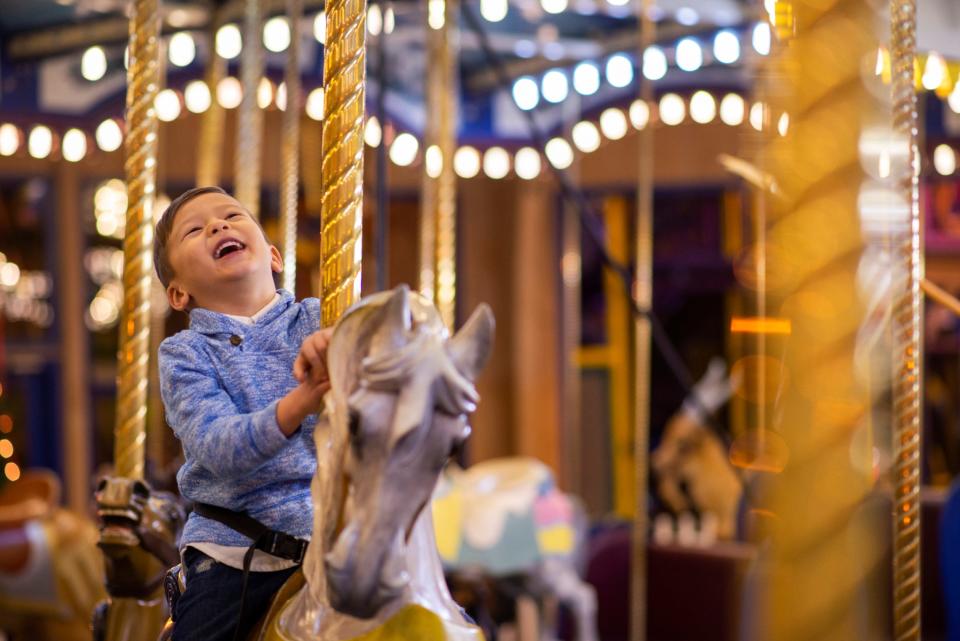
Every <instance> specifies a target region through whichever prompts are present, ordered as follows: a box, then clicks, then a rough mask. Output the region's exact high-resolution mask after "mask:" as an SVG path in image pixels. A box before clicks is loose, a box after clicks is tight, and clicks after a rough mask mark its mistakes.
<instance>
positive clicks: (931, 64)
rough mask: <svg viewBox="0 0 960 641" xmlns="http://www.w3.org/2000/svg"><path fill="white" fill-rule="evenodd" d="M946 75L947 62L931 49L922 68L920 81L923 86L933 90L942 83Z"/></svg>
mask: <svg viewBox="0 0 960 641" xmlns="http://www.w3.org/2000/svg"><path fill="white" fill-rule="evenodd" d="M946 77H947V63H946V61H945V60H944V59H943V56H941V55H940V54H939V53H937V52H936V51H931V52H930V55H928V56H927V64H926V66H925V67H924V70H923V77H922V78H921V80H920V82H921V83H922V84H923V88H924V89H927V90H928V91H933V90H934V89H937V88H938V87H939V86H940V85H942V84H943V81H944V80H945V79H946Z"/></svg>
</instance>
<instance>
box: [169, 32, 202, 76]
mask: <svg viewBox="0 0 960 641" xmlns="http://www.w3.org/2000/svg"><path fill="white" fill-rule="evenodd" d="M167 57H168V58H170V62H171V64H173V65H175V66H177V67H186V66H187V65H189V64H190V63H191V62H193V61H194V59H196V57H197V43H196V42H194V40H193V36H192V35H190V34H189V33H187V32H186V31H179V32H177V33H175V34H173V35H172V36H170V44H169V45H168V46H167Z"/></svg>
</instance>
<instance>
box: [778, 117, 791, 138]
mask: <svg viewBox="0 0 960 641" xmlns="http://www.w3.org/2000/svg"><path fill="white" fill-rule="evenodd" d="M789 130H790V114H788V113H786V112H784V113H782V114H780V120H778V121H777V132H778V133H779V134H780V135H781V136H786V135H787V132H788V131H789Z"/></svg>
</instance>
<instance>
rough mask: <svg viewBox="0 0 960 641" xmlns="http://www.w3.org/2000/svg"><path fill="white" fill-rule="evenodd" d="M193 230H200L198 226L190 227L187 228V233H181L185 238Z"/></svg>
mask: <svg viewBox="0 0 960 641" xmlns="http://www.w3.org/2000/svg"><path fill="white" fill-rule="evenodd" d="M195 231H200V228H199V227H191V228H190V229H188V230H187V233H185V234H184V235H183V237H184V238H186V237H187V236H189V235H190V234H192V233H193V232H195Z"/></svg>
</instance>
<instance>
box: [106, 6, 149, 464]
mask: <svg viewBox="0 0 960 641" xmlns="http://www.w3.org/2000/svg"><path fill="white" fill-rule="evenodd" d="M157 5H158V2H157V0H136V1H135V2H133V3H132V4H131V8H132V15H131V17H130V45H129V47H130V48H129V51H130V53H129V64H128V71H127V136H126V139H125V141H124V145H125V152H126V157H127V160H126V165H125V170H126V177H127V230H126V233H125V235H124V238H123V257H124V266H123V294H124V296H123V310H122V313H121V316H120V346H119V353H118V361H119V362H118V380H117V420H116V427H115V429H114V450H113V452H114V454H113V459H114V465H115V466H116V474H117V476H124V477H128V478H142V477H143V453H144V441H145V439H146V415H147V362H148V360H147V359H148V348H149V346H150V279H151V276H152V272H153V256H152V253H151V252H152V249H153V246H152V241H153V207H154V202H155V196H156V180H157V179H156V172H157V115H156V112H155V111H154V108H153V101H154V99H155V98H156V95H157V91H158V88H159V84H160V74H159V70H160V62H159V59H160V48H159V35H160V13H159V11H158V6H157Z"/></svg>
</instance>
